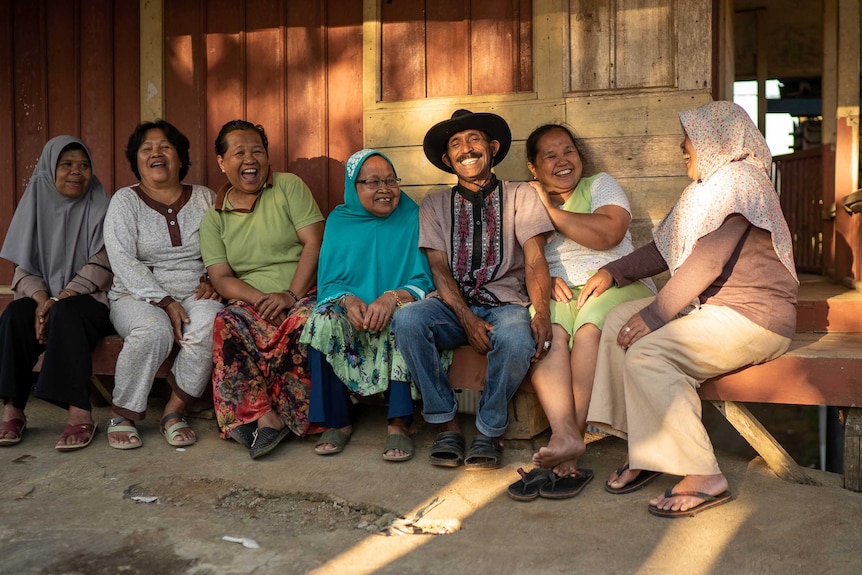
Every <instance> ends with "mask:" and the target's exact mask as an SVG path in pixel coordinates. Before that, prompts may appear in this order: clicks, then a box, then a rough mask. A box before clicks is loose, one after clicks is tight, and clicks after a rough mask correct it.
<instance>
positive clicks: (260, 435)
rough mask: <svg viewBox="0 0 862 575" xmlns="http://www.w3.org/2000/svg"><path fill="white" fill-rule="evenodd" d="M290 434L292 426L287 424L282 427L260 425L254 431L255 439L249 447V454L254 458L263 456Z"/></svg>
mask: <svg viewBox="0 0 862 575" xmlns="http://www.w3.org/2000/svg"><path fill="white" fill-rule="evenodd" d="M288 435H290V428H289V427H287V426H286V425H285V426H284V427H282V428H281V429H275V428H274V427H258V428H257V429H256V430H255V431H254V439H253V440H252V442H251V447H249V449H248V454H249V455H250V456H251V458H252V459H257V458H258V457H263V456H264V455H266V454H267V453H269V452H270V451H272V450H273V449H275V447H276V446H277V445H278V444H279V443H281V440H282V439H284V438H285V437H287V436H288Z"/></svg>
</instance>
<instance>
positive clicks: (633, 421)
mask: <svg viewBox="0 0 862 575" xmlns="http://www.w3.org/2000/svg"><path fill="white" fill-rule="evenodd" d="M653 299H654V298H647V299H642V300H636V301H632V302H627V303H623V304H620V305H619V306H617V307H615V308H614V309H613V310H611V312H610V313H609V314H608V317H607V319H606V320H605V328H604V330H603V331H602V339H601V343H600V344H599V357H598V364H597V366H596V377H595V381H594V384H593V395H592V399H591V401H590V408H589V413H588V415H587V419H588V421H589V422H590V423H591V424H593V425H594V426H596V427H598V428H600V429H603V430H605V431H608V432H610V433H612V434H614V435H617V436H619V437H622V438H624V439H625V438H627V439H628V442H629V464H630V465H631V468H632V469H650V470H654V471H661V472H663V473H670V474H673V475H714V474H718V473H721V471H720V470H719V467H718V462H717V461H716V459H715V453H714V452H713V448H712V443H711V442H710V440H709V436H708V435H707V433H706V429H705V428H704V427H703V423H702V421H701V413H702V411H701V401H700V398H699V396H698V395H697V388H698V387H700V384H701V383H702V382H704V381H706V380H707V379H709V378H710V377H715V376H717V375H721V374H723V373H727V372H729V371H733V370H735V369H738V368H741V367H745V366H748V365H753V364H758V363H763V362H765V361H768V360H770V359H774V358H776V357H778V356H779V355H781V354H782V353H784V352H785V351H786V350H787V348H788V347H789V346H790V342H791V340H790V339H789V338H787V337H784V336H781V335H778V334H776V333H774V332H771V331H769V330H767V329H765V328H763V327H761V326H759V325H757V324H755V323H753V322H751V321H749V320H748V319H746V318H745V317H743V316H742V315H740V314H739V313H737V312H735V311H733V310H732V309H730V308H728V307H724V306H718V305H703V306H701V307H700V309H699V310H697V311H695V312H694V313H691V314H688V315H685V316H678V317H677V318H675V319H673V320H672V321H670V322H668V323H667V324H665V325H664V326H662V327H661V328H660V329H658V330H656V331H654V332H652V333H650V334H648V335H646V336H644V337H642V338H641V339H639V340H638V341H637V342H635V344H634V345H632V346H631V347H630V348H629V349H628V350H624V349H623V348H621V347H620V346H619V345H618V344H617V334H618V333H619V331H620V329H621V328H622V326H623V325H624V324H625V323H626V322H627V321H628V320H629V318H631V317H632V315H634V314H635V313H637V312H638V311H640V310H641V309H643V308H644V307H646V306H647V305H648V304H649V303H650V302H652V301H653Z"/></svg>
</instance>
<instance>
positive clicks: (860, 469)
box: [844, 407, 862, 492]
mask: <svg viewBox="0 0 862 575" xmlns="http://www.w3.org/2000/svg"><path fill="white" fill-rule="evenodd" d="M844 487H845V488H846V489H849V490H851V491H857V492H858V491H862V408H858V407H851V408H850V409H848V410H847V418H846V419H845V421H844Z"/></svg>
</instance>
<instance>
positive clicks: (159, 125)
mask: <svg viewBox="0 0 862 575" xmlns="http://www.w3.org/2000/svg"><path fill="white" fill-rule="evenodd" d="M150 130H161V131H162V132H164V133H165V137H166V138H167V139H168V142H170V143H171V145H172V146H173V147H174V148H176V150H177V155H179V157H180V181H183V179H185V177H186V174H188V173H189V167H191V165H192V161H191V158H190V157H189V147H190V144H189V139H188V138H186V137H185V135H184V134H183V133H182V132H180V131H179V130H178V129H177V128H176V127H175V126H174V125H173V124H171V123H170V122H167V121H165V120H155V121H153V122H141V123H140V124H138V125H137V127H136V128H135V131H134V132H132V135H131V136H129V143H128V144H126V159H127V160H129V166H131V168H132V173H134V174H135V177H136V178H138V181H141V172H140V170H138V150H139V149H140V148H141V144H143V142H144V137H145V136H146V135H147V132H148V131H150Z"/></svg>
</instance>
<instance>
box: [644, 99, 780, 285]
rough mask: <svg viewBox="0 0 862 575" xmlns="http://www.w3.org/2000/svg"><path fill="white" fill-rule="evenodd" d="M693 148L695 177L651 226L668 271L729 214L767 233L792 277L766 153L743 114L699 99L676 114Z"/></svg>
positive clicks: (729, 106)
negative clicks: (662, 216)
mask: <svg viewBox="0 0 862 575" xmlns="http://www.w3.org/2000/svg"><path fill="white" fill-rule="evenodd" d="M679 119H680V122H681V123H682V128H683V130H685V133H686V134H687V135H688V137H689V139H690V140H691V143H692V145H693V146H694V149H695V151H696V152H697V168H698V171H699V173H700V179H699V180H697V181H695V182H692V183H691V184H689V186H688V187H687V188H686V189H685V190H684V191H683V192H682V195H681V196H680V198H679V201H678V202H677V203H676V205H675V206H674V207H673V208H672V209H671V211H670V212H669V213H668V214H667V215H666V216H665V217H664V219H663V220H662V221H661V223H659V224H658V225H657V226H656V227H655V229H653V238H654V239H655V244H656V247H657V248H658V249H659V251H660V252H661V255H662V257H664V259H665V261H667V264H668V268H669V270H670V273H671V274H673V273H674V272H675V271H676V270H677V269H678V268H679V267H680V266H681V265H682V264H683V262H684V261H685V260H686V258H687V257H688V256H689V255H690V254H691V252H692V250H693V249H694V245H695V243H696V242H697V240H698V239H700V238H701V237H703V236H705V235H707V234H709V233H711V232H714V231H715V230H717V229H718V228H719V227H720V226H721V224H722V223H724V220H725V219H727V217H728V216H730V215H731V214H740V215H742V216H744V217H745V219H747V220H748V221H749V222H750V223H751V224H752V225H754V226H756V227H758V228H761V229H763V230H766V231H768V232H770V233H771V234H772V245H773V247H774V248H775V253H776V254H777V255H778V258H779V259H780V260H781V263H783V264H784V267H786V268H787V271H789V272H790V275H792V276H793V277H794V278H796V267H795V265H794V263H793V244H792V242H791V237H790V231H789V230H788V228H787V222H786V221H785V220H784V215H783V214H782V213H781V205H780V204H779V201H778V194H777V193H776V192H775V188H774V186H773V185H772V180H771V179H770V176H769V174H770V169H771V166H772V154H770V153H769V148H768V147H767V145H766V141H765V140H764V139H763V136H762V135H761V134H760V132H759V131H758V130H757V128H756V127H755V125H754V123H753V122H752V121H751V118H749V116H748V114H747V113H746V112H745V110H743V109H742V108H740V107H739V106H738V105H736V104H734V103H732V102H726V101H719V102H710V103H708V104H704V105H703V106H700V107H699V108H695V109H694V110H686V111H683V112H680V113H679Z"/></svg>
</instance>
